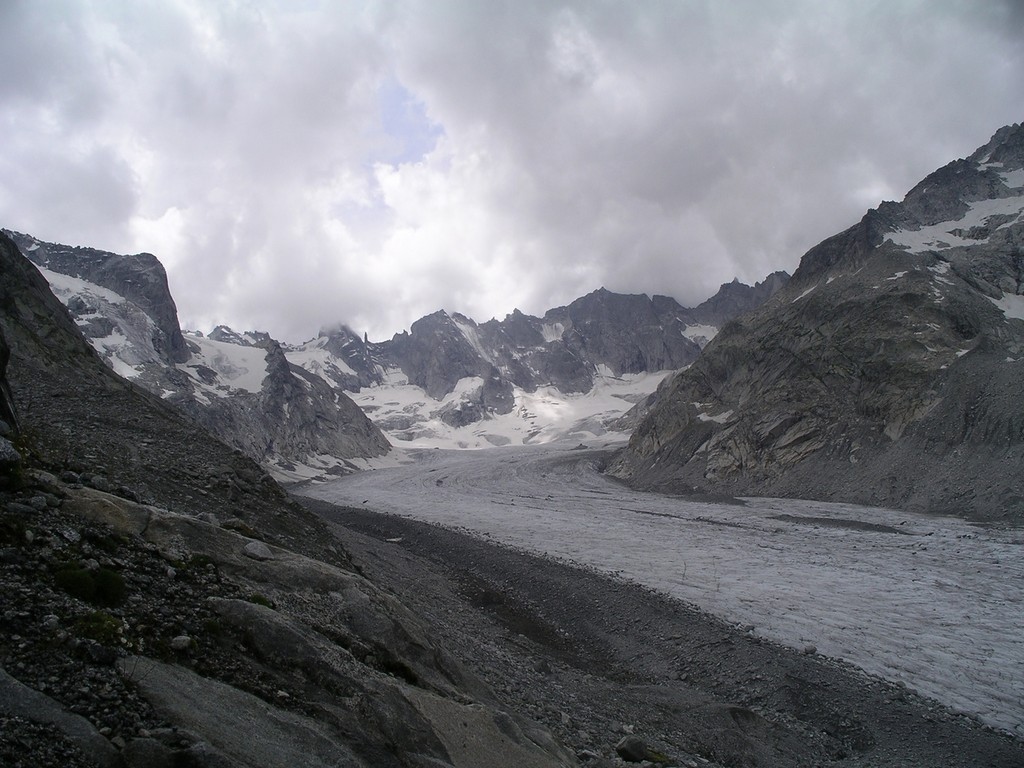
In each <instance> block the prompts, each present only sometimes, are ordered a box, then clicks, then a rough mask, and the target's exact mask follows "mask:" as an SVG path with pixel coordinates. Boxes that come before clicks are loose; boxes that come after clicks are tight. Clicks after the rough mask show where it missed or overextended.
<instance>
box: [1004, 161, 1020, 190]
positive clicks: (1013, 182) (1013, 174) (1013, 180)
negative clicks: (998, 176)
mask: <svg viewBox="0 0 1024 768" xmlns="http://www.w3.org/2000/svg"><path fill="white" fill-rule="evenodd" d="M1000 165H1002V163H1000ZM1002 179H1003V183H1004V184H1005V185H1006V186H1008V187H1009V188H1010V189H1017V188H1019V187H1024V168H1018V169H1017V170H1016V171H1010V172H1009V173H1004V174H1002Z"/></svg>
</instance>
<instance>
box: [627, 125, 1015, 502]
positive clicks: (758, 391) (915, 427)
mask: <svg viewBox="0 0 1024 768" xmlns="http://www.w3.org/2000/svg"><path fill="white" fill-rule="evenodd" d="M1022 210H1024V128H1022V127H1021V126H1019V125H1013V126H1009V127H1006V128H1003V129H1001V130H1000V131H999V132H998V133H996V134H995V136H994V137H993V138H992V140H991V141H990V142H989V143H988V144H986V145H985V146H983V147H981V148H980V149H978V150H977V151H976V152H975V153H974V154H972V155H971V156H970V157H968V158H966V159H964V160H957V161H955V162H953V163H950V164H949V165H947V166H945V167H944V168H942V169H940V170H938V171H936V172H935V173H933V174H931V175H930V176H928V177H927V178H926V179H924V180H923V181H922V182H921V183H920V184H918V185H917V186H916V187H914V189H912V190H911V191H910V192H909V193H908V194H907V196H906V198H905V199H904V201H903V202H902V203H894V202H886V203H882V204H881V205H880V206H879V207H878V209H875V210H871V211H869V212H868V213H867V215H865V216H864V218H863V219H862V220H861V221H860V222H859V223H858V224H856V225H855V226H853V227H851V228H850V229H848V230H846V231H845V232H842V233H840V234H838V235H835V236H834V237H831V238H829V239H827V240H825V241H824V242H822V243H821V244H820V245H818V246H816V247H814V248H812V249H811V250H810V251H808V253H807V254H805V255H804V257H803V259H802V260H801V263H800V267H799V269H798V270H797V271H796V273H795V274H794V275H793V278H792V279H791V280H790V281H789V283H788V285H787V286H786V287H785V288H784V289H783V290H781V291H780V292H779V293H778V294H776V295H775V296H774V297H773V298H772V299H771V300H769V301H768V302H766V303H765V304H764V305H763V306H762V307H760V308H759V309H757V310H755V311H753V312H751V313H750V314H747V315H745V316H743V317H741V318H739V319H737V320H734V321H733V322H730V323H727V324H726V325H725V326H724V327H723V328H722V330H721V331H720V332H719V334H718V335H717V336H716V337H715V339H714V341H713V342H712V343H711V344H709V345H708V347H707V348H706V349H705V351H704V354H703V355H702V357H701V358H700V359H699V360H697V361H696V363H694V365H692V366H691V367H690V368H689V369H688V370H686V371H684V372H682V373H680V374H678V375H677V376H676V377H675V378H674V379H673V380H671V381H670V382H668V383H667V384H666V385H664V386H663V388H662V389H661V390H660V391H659V393H658V396H657V398H656V401H655V402H654V403H653V405H651V406H650V410H649V413H648V415H647V417H646V418H645V419H643V421H642V422H641V423H640V424H639V426H638V427H637V429H636V431H635V433H634V434H633V437H632V439H631V440H630V443H629V447H628V448H627V449H626V450H625V451H624V452H623V453H622V454H621V455H620V456H619V457H618V459H617V460H616V461H615V462H614V463H613V464H612V466H611V467H610V471H611V472H612V474H614V475H616V476H619V477H622V478H626V479H628V480H629V481H630V482H632V483H635V484H637V485H638V486H641V487H647V488H666V489H675V490H683V491H685V490H700V491H716V492H726V493H738V494H759V495H760V494H763V495H781V496H786V495H795V496H802V497H807V498H818V499H825V500H828V499H833V500H844V501H851V502H862V503H869V504H883V505H895V506H899V507H905V508H911V509H920V510H927V511H932V512H942V513H954V514H962V515H967V516H970V517H977V518H983V519H1007V518H1009V519H1015V520H1019V519H1021V518H1022V517H1024V481H1022V478H1021V476H1020V473H1019V472H1017V471H1015V470H1011V469H1010V468H1011V467H1019V466H1021V465H1022V463H1024V385H1022V382H1024V378H1022V376H1021V371H1022V370H1024V369H1022V368H1021V366H1022V365H1024V249H1022V245H1021V243H1022V238H1024V221H1022V220H1021V211H1022Z"/></svg>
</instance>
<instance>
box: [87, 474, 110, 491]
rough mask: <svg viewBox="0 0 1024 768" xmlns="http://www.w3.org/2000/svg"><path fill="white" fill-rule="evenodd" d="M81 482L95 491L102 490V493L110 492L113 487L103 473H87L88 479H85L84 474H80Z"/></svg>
mask: <svg viewBox="0 0 1024 768" xmlns="http://www.w3.org/2000/svg"><path fill="white" fill-rule="evenodd" d="M82 482H83V483H85V484H86V485H88V486H89V487H90V488H95V489H96V490H97V491H103V492H104V493H110V492H111V491H112V490H113V489H114V486H113V485H112V484H111V482H110V481H109V480H107V478H105V477H104V476H103V475H89V479H88V480H86V479H85V475H82Z"/></svg>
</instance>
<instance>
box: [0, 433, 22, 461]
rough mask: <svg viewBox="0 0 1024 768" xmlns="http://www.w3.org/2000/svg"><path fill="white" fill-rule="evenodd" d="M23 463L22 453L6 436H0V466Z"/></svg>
mask: <svg viewBox="0 0 1024 768" xmlns="http://www.w3.org/2000/svg"><path fill="white" fill-rule="evenodd" d="M20 463H21V454H20V453H18V450H17V449H16V448H15V447H14V444H13V443H11V441H10V440H8V439H7V438H6V437H0V467H4V466H6V467H13V466H17V465H18V464H20Z"/></svg>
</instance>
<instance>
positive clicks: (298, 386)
mask: <svg viewBox="0 0 1024 768" xmlns="http://www.w3.org/2000/svg"><path fill="white" fill-rule="evenodd" d="M0 275H2V280H0V598H2V599H0V611H2V616H3V620H4V621H3V625H2V628H0V757H2V758H3V762H4V764H5V765H6V764H10V765H12V766H32V765H42V764H60V765H65V766H69V767H70V768H80V767H82V768H84V767H85V766H104V767H107V766H109V767H110V768H143V767H144V766H145V767H147V768H148V767H149V766H156V767H157V768H164V767H165V766H166V767H167V768H171V767H172V766H190V767H195V768H221V767H222V766H227V767H228V768H236V767H241V766H252V767H253V768H255V767H256V766H277V765H280V766H291V765H318V766H319V765H322V766H371V765H372V766H396V768H397V767H398V766H402V767H403V768H404V767H406V766H408V767H409V768H444V767H447V768H471V767H481V768H482V767H484V766H506V765H507V766H513V765H514V766H537V767H538V768H547V767H548V766H552V767H553V766H574V765H585V766H591V768H608V767H609V766H623V765H627V764H646V765H678V766H687V768H694V767H695V766H702V767H703V766H709V768H720V767H721V768H725V767H729V768H731V767H732V766H764V767H766V768H767V767H769V766H779V767H789V766H792V767H793V768H796V767H798V766H820V765H840V764H841V765H846V766H863V767H864V768H868V767H869V766H870V767H872V768H875V767H879V766H892V768H896V766H909V767H910V768H924V767H925V766H936V765H973V764H979V765H991V766H996V767H997V768H1011V767H1015V766H1019V765H1021V764H1022V763H1024V730H1022V725H1021V724H1022V722H1024V709H1022V705H1021V702H1022V701H1024V698H1022V696H1024V690H1022V688H1021V682H1020V681H1021V679H1022V676H1021V671H1022V664H1024V648H1022V646H1021V639H1020V637H1019V632H1017V631H1016V627H1017V623H1019V622H1016V621H1015V619H1016V616H1017V614H1018V613H1019V607H1020V606H1021V605H1022V601H1024V569H1022V567H1021V563H1020V558H1019V557H1017V552H1018V551H1019V549H1020V547H1021V545H1022V540H1021V526H1022V525H1024V477H1022V476H1021V472H1020V468H1021V467H1022V466H1024V384H1022V382H1024V378H1022V376H1021V371H1022V370H1024V369H1022V368H1021V366H1022V365H1024V126H1021V125H1011V126H1007V127H1005V128H1002V129H1000V130H999V131H998V132H997V133H996V134H995V135H994V136H993V137H992V139H991V140H990V141H989V142H987V143H986V144H985V145H983V146H982V147H980V148H979V149H978V150H977V151H976V152H974V153H973V154H971V155H970V156H969V157H967V158H965V159H962V160H957V161H954V162H952V163H950V164H948V165H947V166H945V167H943V168H941V169H939V170H937V171H936V172H934V173H933V174H930V175H929V176H928V177H927V178H925V179H923V180H922V181H921V182H920V184H918V185H916V186H915V187H914V188H913V189H911V191H910V192H909V193H908V194H907V195H906V197H905V198H904V200H903V201H902V202H899V203H897V202H883V203H881V204H880V205H879V206H878V207H877V208H875V209H872V210H870V211H868V212H867V214H866V215H865V216H864V218H863V219H862V220H861V221H860V222H859V223H857V224H855V225H854V226H852V227H850V228H849V229H847V230H845V231H843V232H841V233H839V234H837V235H835V236H833V237H831V238H828V239H826V240H825V241H823V242H822V243H821V244H819V245H818V246H815V247H814V248H812V249H811V250H809V251H808V252H807V253H806V254H805V255H804V256H803V258H802V259H801V261H800V266H799V268H798V269H797V270H796V271H795V273H794V274H793V275H792V276H789V275H788V274H786V273H784V272H776V273H774V274H772V275H769V276H768V277H767V278H766V279H765V280H764V281H762V282H759V283H757V284H756V285H754V286H746V285H742V284H740V283H738V282H733V283H727V284H725V285H723V286H722V287H721V289H720V290H719V292H718V293H717V294H716V295H715V296H713V297H712V298H710V299H708V300H707V301H705V302H704V303H702V304H700V305H698V306H697V307H693V308H687V307H683V306H681V305H680V304H679V303H678V302H676V301H675V300H674V299H671V298H669V297H665V296H659V295H654V296H647V295H625V294H617V293H613V292H611V291H607V290H605V289H600V290H597V291H594V292H592V293H590V294H587V295H586V296H583V297H581V298H579V299H576V300H575V301H573V302H570V303H569V304H567V305H566V306H564V307H556V308H553V309H550V310H548V311H547V312H545V313H544V314H543V316H540V317H534V316H530V315H526V314H524V313H522V312H520V311H518V310H516V311H515V312H513V313H512V314H510V315H508V316H507V317H505V318H504V319H503V320H498V319H491V320H488V321H486V322H477V321H476V320H473V319H471V318H469V317H466V316H464V315H462V314H460V313H457V312H449V311H445V310H441V311H437V312H435V313H433V314H430V315H428V316H426V317H423V318H421V319H419V320H417V321H416V322H414V323H412V325H411V326H410V328H409V329H408V331H404V332H401V333H398V334H395V335H394V336H393V337H392V338H391V339H388V340H384V341H379V342H371V341H370V340H369V339H368V338H366V336H365V335H359V334H358V333H356V332H354V331H353V330H352V329H350V328H348V327H347V326H345V325H344V324H340V325H335V326H329V327H325V328H324V329H323V330H322V331H321V332H320V333H319V335H318V336H317V337H316V338H314V339H311V340H309V341H307V342H305V343H302V344H290V343H285V342H281V341H279V340H276V339H274V338H272V337H271V336H270V335H269V334H268V333H266V332H260V331H245V332H239V331H237V330H233V329H231V328H229V327H227V326H218V327H216V328H214V329H212V330H211V331H210V332H209V333H200V332H198V331H196V330H182V329H181V328H180V326H179V322H178V316H177V309H176V307H175V303H174V300H173V298H172V297H171V293H170V290H169V288H168V284H167V277H166V274H165V272H164V269H163V267H162V265H161V264H160V262H159V261H158V260H157V258H156V257H154V256H151V255H149V254H136V255H119V254H113V253H108V252H104V251H98V250H95V249H90V248H83V247H70V246H64V245H58V244H53V243H46V242H43V241H40V240H37V239H36V238H34V237H32V236H30V235H25V234H20V233H16V232H13V231H10V230H3V232H2V233H0ZM339 311H343V308H339ZM286 486H287V487H288V490H286ZM288 491H291V492H292V493H291V494H290V493H289V492H288Z"/></svg>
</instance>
